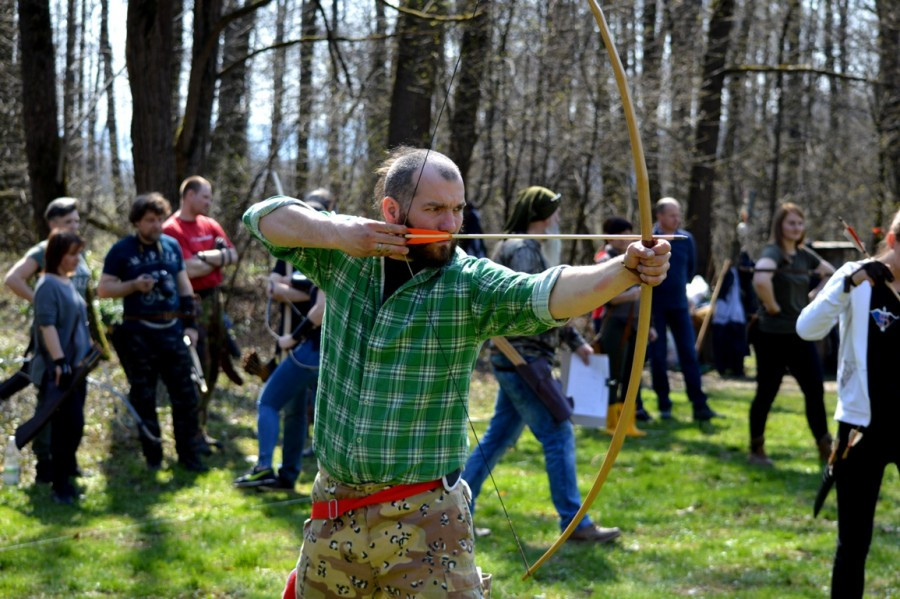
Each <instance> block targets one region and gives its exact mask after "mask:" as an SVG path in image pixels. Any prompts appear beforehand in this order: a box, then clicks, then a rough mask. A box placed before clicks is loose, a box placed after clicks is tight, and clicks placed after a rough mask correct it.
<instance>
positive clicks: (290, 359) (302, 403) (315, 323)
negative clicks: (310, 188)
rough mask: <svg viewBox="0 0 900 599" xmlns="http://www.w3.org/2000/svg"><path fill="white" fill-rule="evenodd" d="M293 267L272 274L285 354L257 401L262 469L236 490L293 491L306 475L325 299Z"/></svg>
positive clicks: (317, 205) (310, 199) (310, 200)
mask: <svg viewBox="0 0 900 599" xmlns="http://www.w3.org/2000/svg"><path fill="white" fill-rule="evenodd" d="M320 191H324V190H320ZM329 197H330V196H329ZM316 198H321V199H325V198H323V197H322V195H321V194H319V195H314V193H310V194H307V195H306V198H305V201H306V203H307V204H308V205H309V206H310V207H311V208H313V209H314V210H318V211H322V212H325V211H327V210H326V208H325V205H323V204H322V203H321V202H320V201H319V200H318V199H316ZM289 268H290V267H289V266H288V265H287V263H286V262H285V261H284V260H277V261H276V263H275V268H274V269H273V271H272V273H271V274H270V275H269V285H268V288H267V293H268V295H269V297H270V298H271V299H272V300H275V301H276V302H278V303H279V305H281V306H284V307H286V310H284V311H283V318H282V322H281V325H280V335H279V337H278V340H277V342H276V346H277V347H276V350H277V351H279V352H281V353H283V354H284V355H283V356H282V357H281V358H280V361H279V362H278V366H277V367H273V368H272V373H271V374H270V375H268V376H267V378H266V381H265V382H266V384H265V386H264V387H263V390H262V392H261V393H260V396H259V401H258V402H257V442H258V445H259V452H258V457H257V462H256V466H254V467H253V468H252V469H251V470H250V472H248V473H246V474H244V475H242V476H240V477H238V478H237V479H235V481H234V486H236V487H241V488H244V487H261V488H268V489H293V488H294V486H295V485H296V482H297V477H298V476H299V475H300V465H301V461H302V456H303V455H304V452H303V447H304V445H305V444H306V433H307V426H308V425H307V413H308V410H307V406H308V405H311V403H312V402H313V401H314V400H315V393H316V384H317V382H318V377H319V349H320V346H321V339H320V337H321V336H320V332H321V329H320V328H319V327H320V325H321V324H322V317H323V316H324V314H325V294H324V293H322V292H321V291H320V290H319V289H318V288H317V287H316V286H315V285H313V283H312V281H310V280H309V279H308V278H306V276H304V275H303V274H302V273H300V272H299V271H297V270H293V269H292V268H290V269H291V273H290V274H288V269H289ZM267 368H269V367H268V366H267ZM281 413H283V416H282V419H283V421H284V434H283V437H282V445H281V467H280V468H279V469H278V472H276V471H275V469H274V468H273V467H272V465H273V464H272V462H273V454H274V452H275V445H276V444H277V443H278V434H279V426H278V424H279V423H278V419H279V415H280V414H281Z"/></svg>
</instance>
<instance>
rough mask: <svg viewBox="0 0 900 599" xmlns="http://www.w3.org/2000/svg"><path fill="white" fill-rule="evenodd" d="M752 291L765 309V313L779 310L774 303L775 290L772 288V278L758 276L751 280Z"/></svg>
mask: <svg viewBox="0 0 900 599" xmlns="http://www.w3.org/2000/svg"><path fill="white" fill-rule="evenodd" d="M753 289H754V291H756V296H757V297H758V298H759V301H760V303H761V304H762V305H763V307H764V308H765V309H766V312H770V313H775V312H777V311H778V310H779V306H778V302H777V301H775V290H774V289H773V287H772V278H771V276H769V277H763V276H760V277H759V278H757V277H754V278H753Z"/></svg>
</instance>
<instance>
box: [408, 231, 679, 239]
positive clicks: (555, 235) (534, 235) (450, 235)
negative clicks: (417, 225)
mask: <svg viewBox="0 0 900 599" xmlns="http://www.w3.org/2000/svg"><path fill="white" fill-rule="evenodd" d="M405 237H406V238H407V239H434V238H436V237H441V238H446V239H536V240H546V239H561V240H564V241H566V240H571V241H578V240H606V239H626V240H629V241H640V240H641V239H642V238H641V236H640V235H592V234H580V233H546V234H544V233H445V232H437V231H436V232H435V233H428V234H425V233H408V234H406V235H405ZM653 238H654V239H665V240H666V241H673V240H675V241H677V240H683V239H687V235H654V236H653Z"/></svg>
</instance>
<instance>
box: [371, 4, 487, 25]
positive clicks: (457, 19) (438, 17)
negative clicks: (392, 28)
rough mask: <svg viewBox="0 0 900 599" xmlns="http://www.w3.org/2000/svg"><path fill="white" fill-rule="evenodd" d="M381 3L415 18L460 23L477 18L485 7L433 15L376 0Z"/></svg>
mask: <svg viewBox="0 0 900 599" xmlns="http://www.w3.org/2000/svg"><path fill="white" fill-rule="evenodd" d="M378 2H380V3H381V4H384V5H385V6H387V7H388V8H390V9H393V10H396V11H397V12H399V13H403V14H405V15H409V16H411V17H415V18H417V19H424V20H426V21H435V22H456V23H461V22H463V21H471V20H472V19H477V18H478V17H480V16H481V15H482V14H484V11H485V10H486V9H485V8H481V9H479V10H478V11H477V12H475V13H472V14H465V15H433V14H430V13H427V12H422V11H420V10H415V9H413V8H406V7H403V6H394V5H393V4H391V3H390V2H388V1H387V0H378Z"/></svg>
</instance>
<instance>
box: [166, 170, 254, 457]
mask: <svg viewBox="0 0 900 599" xmlns="http://www.w3.org/2000/svg"><path fill="white" fill-rule="evenodd" d="M180 191H181V209H179V210H177V211H176V212H175V213H174V214H172V215H171V216H170V217H169V218H167V219H166V222H165V223H163V233H165V234H166V235H170V236H172V237H173V238H174V239H175V240H176V241H177V242H178V244H179V245H180V246H181V253H182V254H183V255H184V265H185V269H186V270H187V276H188V278H189V279H190V280H191V286H192V287H193V288H194V293H196V294H197V295H198V296H199V298H200V306H199V310H198V321H197V323H198V325H199V331H200V341H199V347H198V353H199V354H200V361H201V363H202V364H203V376H204V378H205V379H206V384H207V391H206V392H205V393H201V396H200V408H199V410H198V415H199V418H200V429H201V431H203V434H204V439H205V440H206V443H207V447H208V445H209V444H214V443H215V441H214V440H213V439H211V438H209V437H208V436H207V435H206V421H207V418H208V416H209V400H210V398H211V397H212V393H213V390H214V389H215V387H216V378H217V377H218V375H219V366H220V363H222V364H224V366H225V368H224V370H225V371H226V373H229V377H230V378H232V380H234V381H235V382H236V383H238V384H240V382H241V381H240V378H239V377H238V378H236V377H237V375H236V373H235V374H234V375H232V374H231V372H232V371H233V369H232V368H230V366H231V360H230V357H229V356H228V354H227V350H226V345H225V336H226V335H227V331H226V329H225V313H224V312H223V310H222V299H221V293H220V291H219V286H220V285H221V284H222V280H223V279H224V274H223V273H222V268H223V267H225V266H228V265H229V264H234V263H236V262H237V259H238V253H237V250H236V249H235V248H234V244H233V243H231V240H230V239H228V236H227V235H226V234H225V231H224V229H222V227H221V225H219V223H218V222H216V221H215V219H212V218H210V217H209V210H210V206H212V185H211V184H210V182H209V181H207V180H206V179H204V178H203V177H200V176H197V175H194V176H191V177H188V178H187V179H185V180H184V181H183V182H182V183H181V188H180Z"/></svg>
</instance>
